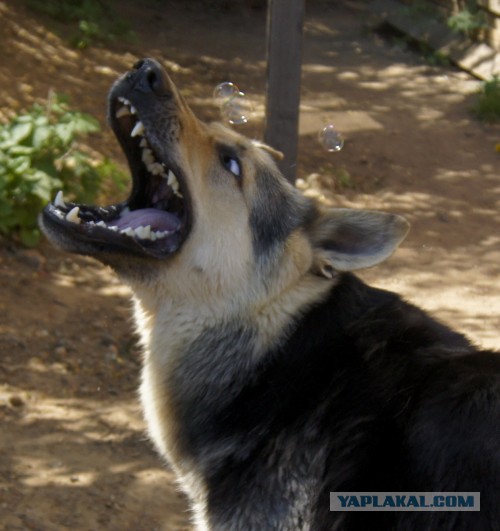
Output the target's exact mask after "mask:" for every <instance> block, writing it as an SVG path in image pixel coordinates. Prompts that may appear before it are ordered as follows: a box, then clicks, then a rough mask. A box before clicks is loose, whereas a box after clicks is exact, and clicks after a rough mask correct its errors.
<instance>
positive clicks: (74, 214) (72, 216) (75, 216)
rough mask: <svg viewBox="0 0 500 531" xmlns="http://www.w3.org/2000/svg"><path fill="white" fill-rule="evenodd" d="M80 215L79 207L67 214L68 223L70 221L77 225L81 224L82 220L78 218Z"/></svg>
mask: <svg viewBox="0 0 500 531" xmlns="http://www.w3.org/2000/svg"><path fill="white" fill-rule="evenodd" d="M79 213H80V208H79V207H77V206H76V207H74V208H72V209H71V210H70V211H69V212H68V213H67V214H66V221H69V222H70V223H76V224H77V225H78V224H79V223H81V219H80V218H79V217H78V214H79Z"/></svg>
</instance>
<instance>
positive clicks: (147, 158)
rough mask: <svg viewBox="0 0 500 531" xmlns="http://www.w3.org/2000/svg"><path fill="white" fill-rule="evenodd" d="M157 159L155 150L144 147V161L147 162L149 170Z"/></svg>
mask: <svg viewBox="0 0 500 531" xmlns="http://www.w3.org/2000/svg"><path fill="white" fill-rule="evenodd" d="M154 161H155V158H154V156H153V152H152V151H151V150H150V149H149V148H144V149H143V150H142V162H144V164H146V166H147V167H148V170H149V166H150V165H151V164H153V163H154Z"/></svg>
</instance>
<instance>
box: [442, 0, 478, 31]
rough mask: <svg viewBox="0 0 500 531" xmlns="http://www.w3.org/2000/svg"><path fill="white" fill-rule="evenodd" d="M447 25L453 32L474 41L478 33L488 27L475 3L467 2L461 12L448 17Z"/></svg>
mask: <svg viewBox="0 0 500 531" xmlns="http://www.w3.org/2000/svg"><path fill="white" fill-rule="evenodd" d="M447 24H448V27H449V28H451V29H452V30H453V31H454V32H456V33H462V34H463V35H465V36H466V37H468V38H470V39H476V38H477V36H478V33H479V32H480V31H481V30H483V29H485V28H487V27H488V26H487V24H486V17H485V14H484V12H483V11H482V10H480V9H479V6H478V5H477V3H476V2H475V1H471V2H468V4H466V6H465V7H464V8H463V9H462V10H460V11H459V12H458V13H456V14H454V15H451V16H450V17H448V19H447Z"/></svg>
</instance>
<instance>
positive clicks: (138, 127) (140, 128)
mask: <svg viewBox="0 0 500 531" xmlns="http://www.w3.org/2000/svg"><path fill="white" fill-rule="evenodd" d="M142 134H144V125H143V123H142V122H141V121H140V120H139V121H138V122H137V123H136V124H135V125H134V128H133V129H132V131H131V133H130V136H131V137H134V136H137V135H142Z"/></svg>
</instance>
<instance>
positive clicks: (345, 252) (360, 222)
mask: <svg viewBox="0 0 500 531" xmlns="http://www.w3.org/2000/svg"><path fill="white" fill-rule="evenodd" d="M409 228H410V225H409V223H408V222H407V221H406V220H405V219H404V218H403V217H401V216H397V215H395V214H387V213H385V212H374V211H371V210H350V209H346V208H332V209H329V210H324V211H322V212H319V213H318V217H317V218H316V220H315V221H314V222H313V224H312V226H311V228H310V238H311V243H312V245H313V249H314V264H313V270H314V272H315V273H317V274H320V275H323V276H325V277H327V278H333V277H334V276H335V272H336V271H354V270H356V269H364V268H366V267H371V266H374V265H376V264H378V263H380V262H382V261H383V260H385V259H386V258H388V257H389V256H390V255H391V254H392V253H393V252H394V251H395V250H396V248H397V247H398V245H399V244H400V243H401V242H402V241H403V240H404V238H405V236H406V234H407V233H408V230H409Z"/></svg>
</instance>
